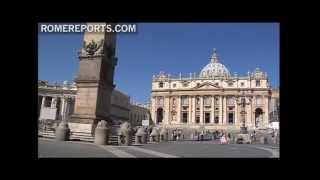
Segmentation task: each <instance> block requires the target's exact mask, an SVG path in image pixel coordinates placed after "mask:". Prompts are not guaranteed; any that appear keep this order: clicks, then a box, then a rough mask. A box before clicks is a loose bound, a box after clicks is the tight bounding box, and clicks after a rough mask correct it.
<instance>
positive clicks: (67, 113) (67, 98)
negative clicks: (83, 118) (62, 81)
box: [65, 97, 70, 121]
mask: <svg viewBox="0 0 320 180" xmlns="http://www.w3.org/2000/svg"><path fill="white" fill-rule="evenodd" d="M65 101H66V103H65V106H66V111H65V120H66V121H67V120H68V119H69V111H70V110H69V109H70V103H69V97H66V98H65Z"/></svg>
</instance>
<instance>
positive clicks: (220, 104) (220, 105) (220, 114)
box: [219, 95, 223, 125]
mask: <svg viewBox="0 0 320 180" xmlns="http://www.w3.org/2000/svg"><path fill="white" fill-rule="evenodd" d="M222 121H223V119H222V96H221V95H220V96H219V124H220V125H222Z"/></svg>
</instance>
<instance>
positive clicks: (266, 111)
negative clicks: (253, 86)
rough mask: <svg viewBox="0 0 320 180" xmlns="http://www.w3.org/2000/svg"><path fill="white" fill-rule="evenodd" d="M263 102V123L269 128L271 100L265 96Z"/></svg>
mask: <svg viewBox="0 0 320 180" xmlns="http://www.w3.org/2000/svg"><path fill="white" fill-rule="evenodd" d="M263 101H264V110H263V111H264V112H265V113H264V118H263V122H264V125H265V127H268V124H269V108H268V107H269V99H268V96H263Z"/></svg>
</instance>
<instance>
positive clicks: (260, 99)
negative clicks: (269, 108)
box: [256, 96, 263, 105]
mask: <svg viewBox="0 0 320 180" xmlns="http://www.w3.org/2000/svg"><path fill="white" fill-rule="evenodd" d="M256 103H257V105H262V104H263V103H262V97H261V96H257V97H256Z"/></svg>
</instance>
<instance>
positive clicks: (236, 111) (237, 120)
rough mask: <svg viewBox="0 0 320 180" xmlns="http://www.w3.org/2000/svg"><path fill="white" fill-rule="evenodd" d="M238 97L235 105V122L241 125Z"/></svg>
mask: <svg viewBox="0 0 320 180" xmlns="http://www.w3.org/2000/svg"><path fill="white" fill-rule="evenodd" d="M238 109H239V108H238V97H235V106H234V124H235V125H236V126H239V122H240V121H239V119H238V118H239V110H238Z"/></svg>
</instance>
